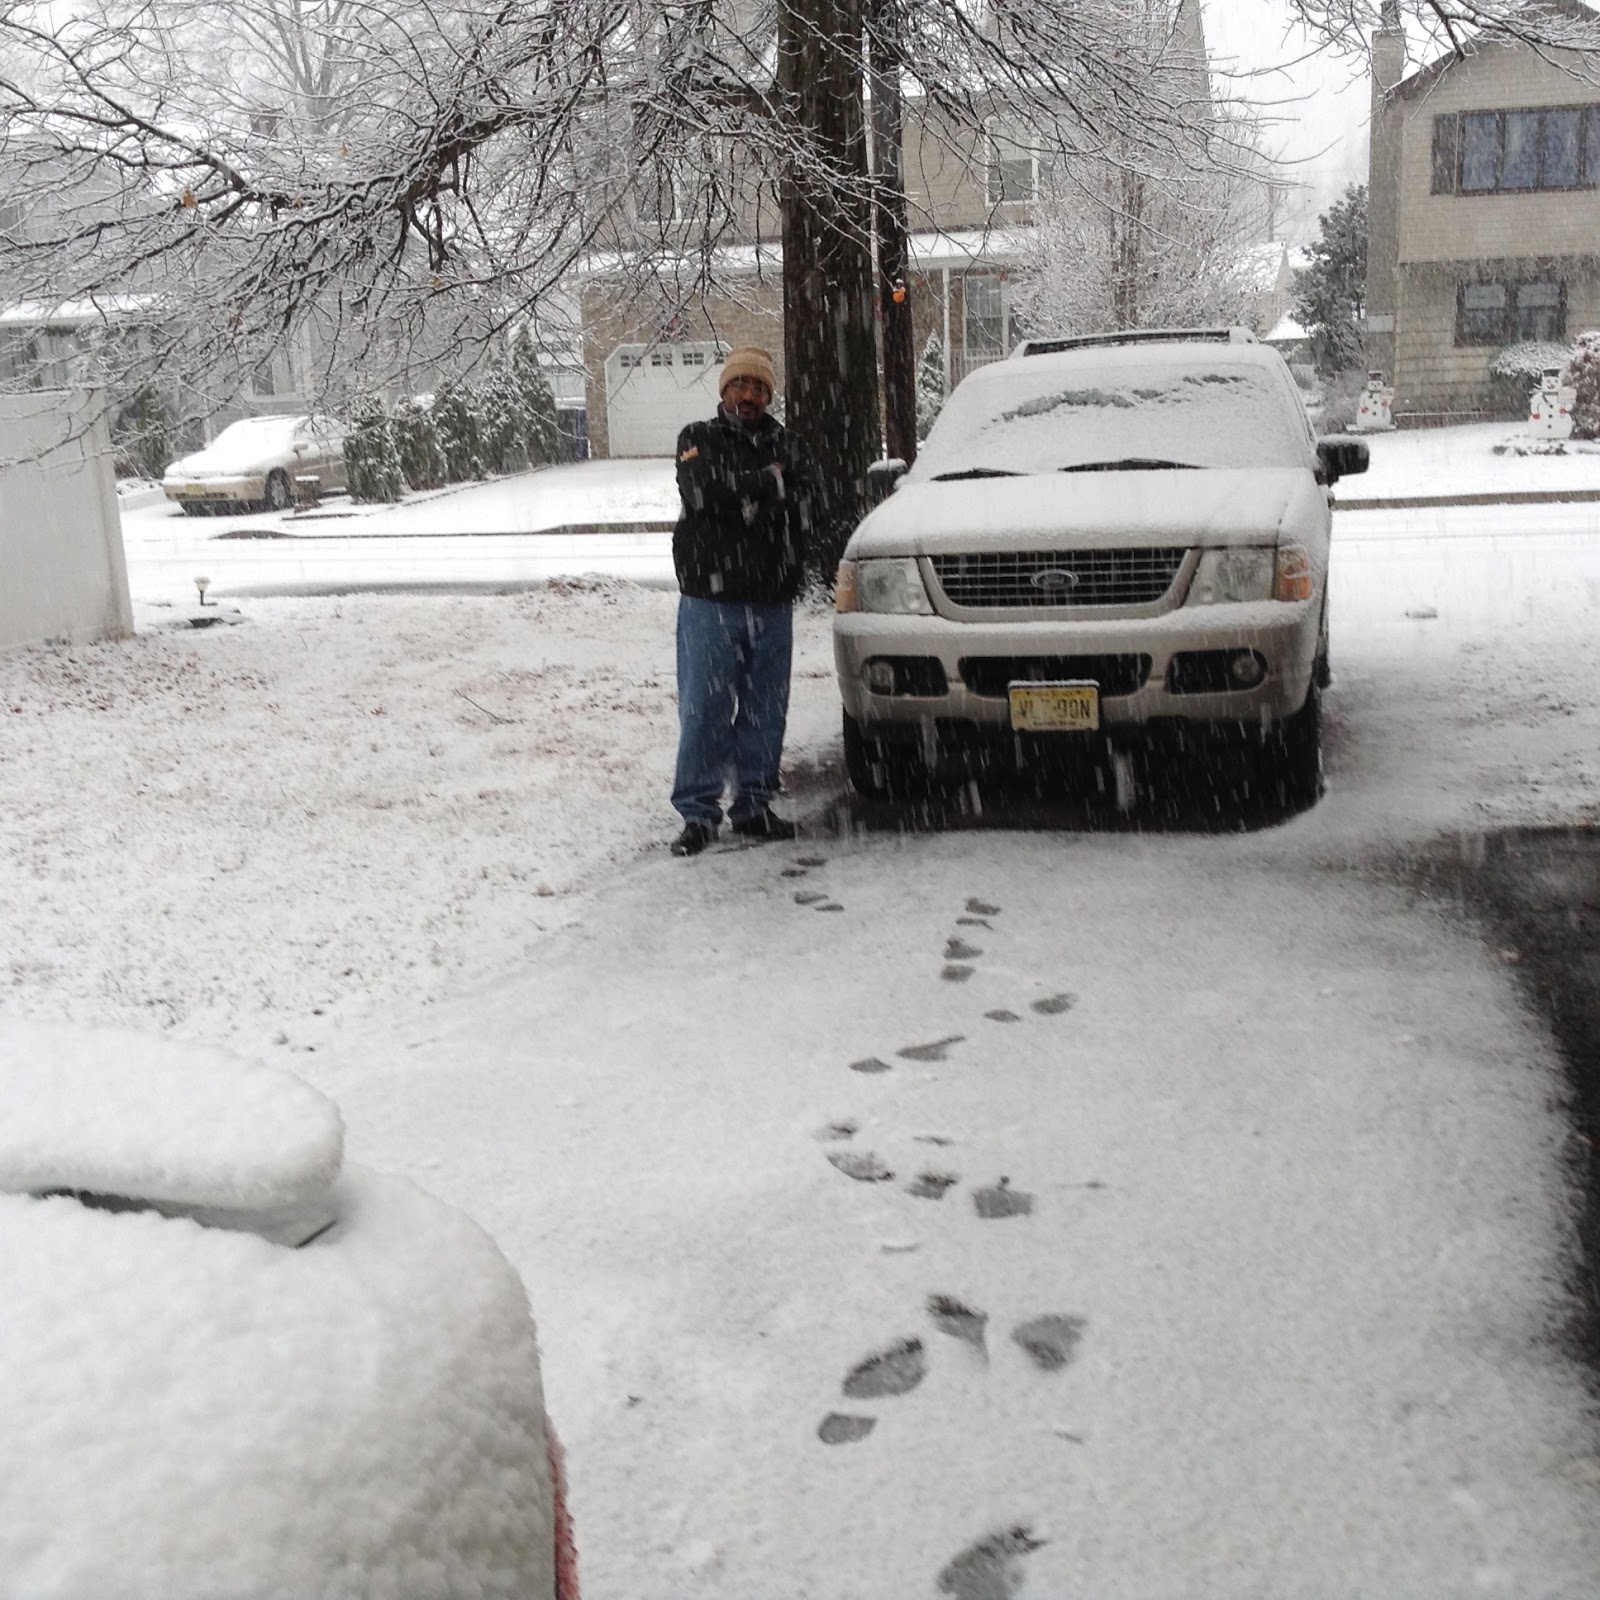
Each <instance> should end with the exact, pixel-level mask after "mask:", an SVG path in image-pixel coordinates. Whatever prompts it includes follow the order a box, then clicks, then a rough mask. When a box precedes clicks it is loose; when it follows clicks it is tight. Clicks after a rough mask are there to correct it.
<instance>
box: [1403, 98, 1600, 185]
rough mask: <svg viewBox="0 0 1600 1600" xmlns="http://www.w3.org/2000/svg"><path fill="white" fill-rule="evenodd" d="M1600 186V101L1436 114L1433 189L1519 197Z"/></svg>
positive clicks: (1434, 121) (1434, 122)
mask: <svg viewBox="0 0 1600 1600" xmlns="http://www.w3.org/2000/svg"><path fill="white" fill-rule="evenodd" d="M1596 183H1600V106H1550V107H1546V108H1543V109H1538V110H1531V111H1464V112H1451V113H1449V114H1448V115H1446V116H1440V117H1435V118H1434V119H1433V182H1432V185H1431V188H1432V192H1433V193H1434V194H1522V193H1526V192H1527V191H1528V190H1530V189H1577V188H1588V187H1592V186H1593V185H1595V184H1596Z"/></svg>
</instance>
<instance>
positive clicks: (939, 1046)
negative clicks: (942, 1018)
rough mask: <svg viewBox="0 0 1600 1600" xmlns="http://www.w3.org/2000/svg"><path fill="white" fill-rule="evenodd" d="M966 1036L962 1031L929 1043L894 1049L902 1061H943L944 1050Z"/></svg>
mask: <svg viewBox="0 0 1600 1600" xmlns="http://www.w3.org/2000/svg"><path fill="white" fill-rule="evenodd" d="M965 1038H966V1034H964V1033H952V1034H949V1035H947V1036H946V1037H945V1038H943V1039H935V1040H933V1042H932V1043H931V1044H908V1045H907V1046H906V1047H905V1049H904V1050H896V1051H895V1054H896V1055H897V1056H899V1057H900V1059H901V1060H902V1061H943V1060H944V1059H945V1055H946V1052H947V1051H948V1050H949V1048H950V1046H951V1045H953V1044H960V1043H961V1042H962V1040H964V1039H965Z"/></svg>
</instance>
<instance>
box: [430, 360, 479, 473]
mask: <svg viewBox="0 0 1600 1600" xmlns="http://www.w3.org/2000/svg"><path fill="white" fill-rule="evenodd" d="M433 425H434V428H435V430H436V431H437V434H438V439H439V448H440V449H441V450H442V451H443V452H444V467H445V480H446V481H447V482H449V483H466V482H467V481H468V480H469V479H473V478H486V477H488V475H489V467H488V449H487V445H486V442H485V434H486V432H487V426H486V421H485V418H484V414H483V403H482V399H481V397H480V396H479V394H478V392H477V391H476V390H475V389H474V388H473V387H472V385H471V384H467V383H462V382H459V381H456V380H451V381H450V382H449V383H446V384H444V385H442V386H441V387H440V389H439V392H438V394H436V395H435V396H434V398H433Z"/></svg>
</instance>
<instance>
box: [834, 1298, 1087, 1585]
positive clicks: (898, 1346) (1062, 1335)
mask: <svg viewBox="0 0 1600 1600" xmlns="http://www.w3.org/2000/svg"><path fill="white" fill-rule="evenodd" d="M924 1304H925V1309H926V1310H927V1313H928V1316H929V1319H930V1320H931V1321H932V1323H933V1325H934V1327H935V1328H936V1329H937V1330H938V1331H939V1332H940V1333H942V1334H944V1335H945V1336H946V1337H947V1338H951V1339H958V1340H960V1341H961V1342H962V1343H963V1344H966V1345H970V1346H971V1347H972V1349H973V1350H975V1351H976V1352H977V1354H978V1356H979V1357H980V1358H981V1359H982V1361H983V1363H984V1364H985V1366H987V1365H988V1362H989V1346H988V1338H987V1330H988V1326H989V1314H988V1313H987V1312H986V1311H980V1310H979V1309H978V1308H977V1307H976V1306H972V1305H968V1304H967V1303H966V1302H965V1301H963V1300H959V1299H957V1298H956V1297H955V1296H954V1295H948V1294H930V1295H929V1296H928V1297H927V1300H926V1301H925V1302H924ZM1085 1326H1086V1324H1085V1322H1084V1319H1083V1318H1082V1317H1068V1316H1061V1315H1058V1314H1056V1313H1049V1314H1047V1315H1045V1316H1039V1317H1032V1318H1030V1319H1029V1320H1028V1321H1027V1322H1023V1323H1020V1324H1019V1325H1018V1326H1017V1327H1016V1328H1014V1329H1013V1330H1012V1333H1011V1337H1012V1339H1013V1340H1014V1341H1015V1343H1016V1344H1018V1345H1019V1346H1020V1347H1021V1348H1022V1349H1023V1350H1024V1351H1025V1352H1026V1353H1027V1355H1028V1357H1029V1359H1030V1360H1032V1361H1033V1363H1034V1365H1035V1366H1037V1367H1039V1368H1040V1370H1041V1371H1044V1372H1058V1371H1060V1369H1061V1368H1062V1367H1065V1366H1067V1365H1068V1364H1069V1363H1070V1362H1071V1361H1072V1359H1073V1357H1074V1356H1075V1355H1076V1353H1077V1349H1078V1344H1079V1342H1080V1341H1081V1340H1082V1338H1083V1330H1084V1328H1085ZM927 1375H928V1353H927V1350H926V1348H925V1347H924V1345H923V1342H922V1340H921V1339H919V1338H916V1337H915V1336H913V1337H910V1338H905V1339H900V1340H898V1341H897V1342H896V1343H894V1344H892V1345H889V1346H888V1347H886V1348H885V1349H883V1350H879V1351H876V1352H874V1353H873V1354H872V1355H869V1356H867V1357H865V1358H864V1359H863V1360H861V1361H858V1362H857V1363H856V1364H855V1366H853V1367H852V1368H851V1369H850V1371H849V1372H848V1373H846V1374H845V1379H844V1382H843V1384H842V1385H841V1386H840V1387H841V1390H842V1392H843V1394H844V1396H845V1398H846V1399H849V1400H878V1399H883V1398H884V1397H886V1396H898V1395H904V1394H910V1392H911V1391H912V1390H913V1389H915V1388H916V1387H917V1385H918V1384H920V1383H921V1382H922V1380H923V1379H924V1378H925V1377H927ZM876 1425H877V1419H876V1418H875V1417H870V1416H862V1415H860V1414H859V1413H849V1412H839V1411H830V1412H829V1413H828V1415H827V1416H825V1417H824V1418H823V1419H822V1422H821V1424H820V1425H819V1426H818V1428H817V1437H818V1438H819V1439H820V1440H821V1441H822V1442H823V1443H824V1444H854V1443H856V1442H857V1441H859V1440H861V1439H865V1438H866V1437H867V1435H868V1434H869V1433H871V1432H872V1430H873V1428H874V1427H875V1426H876ZM1068 1437H1072V1438H1076V1437H1077V1436H1076V1435H1068ZM977 1548H978V1546H973V1547H972V1550H976V1549H977ZM972 1550H969V1551H966V1552H963V1556H958V1557H957V1558H956V1559H957V1561H958V1562H959V1561H961V1560H962V1559H963V1558H964V1557H965V1556H970V1555H971V1554H972ZM954 1565H955V1563H952V1567H953V1566H954ZM969 1565H970V1566H971V1567H972V1568H973V1569H974V1570H975V1569H976V1568H977V1567H978V1566H980V1565H981V1563H978V1562H975V1561H974V1562H972V1563H969ZM947 1570H949V1569H947ZM951 1592H954V1591H951ZM964 1592H970V1593H973V1594H981V1593H983V1592H985V1591H982V1590H971V1591H964Z"/></svg>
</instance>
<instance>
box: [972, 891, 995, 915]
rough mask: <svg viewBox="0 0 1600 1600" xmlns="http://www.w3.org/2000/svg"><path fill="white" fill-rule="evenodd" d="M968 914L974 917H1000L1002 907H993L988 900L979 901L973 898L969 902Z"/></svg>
mask: <svg viewBox="0 0 1600 1600" xmlns="http://www.w3.org/2000/svg"><path fill="white" fill-rule="evenodd" d="M967 914H968V915H969V916H973V917H998V916H999V915H1000V907H999V906H992V905H990V904H989V903H988V902H987V901H986V900H979V899H977V898H976V897H975V896H973V897H969V898H968V900H967Z"/></svg>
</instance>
